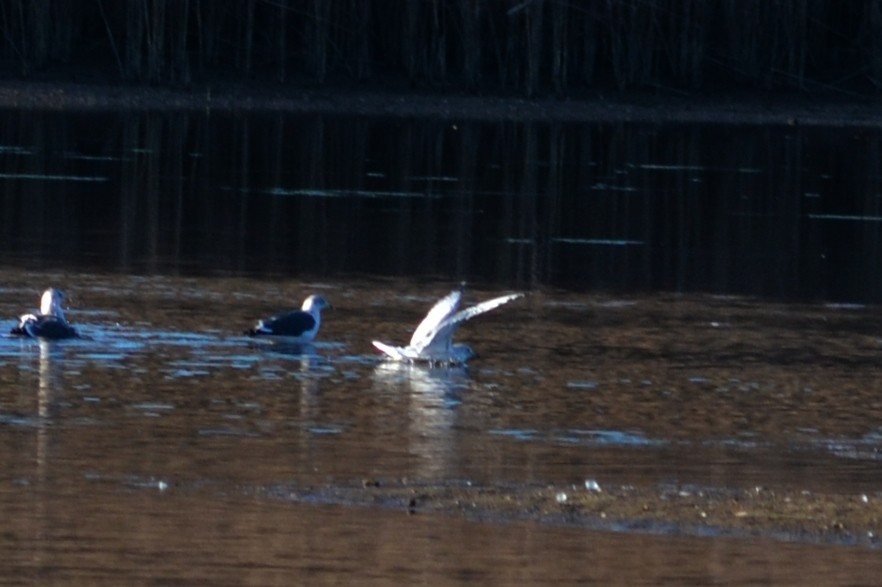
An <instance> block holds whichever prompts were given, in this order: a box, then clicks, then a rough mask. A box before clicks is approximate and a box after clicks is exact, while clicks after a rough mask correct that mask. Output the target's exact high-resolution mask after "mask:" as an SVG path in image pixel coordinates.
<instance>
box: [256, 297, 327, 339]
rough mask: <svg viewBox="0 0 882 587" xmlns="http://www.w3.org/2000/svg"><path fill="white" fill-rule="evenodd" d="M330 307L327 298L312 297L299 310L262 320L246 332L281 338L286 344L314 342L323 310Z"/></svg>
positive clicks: (320, 323)
mask: <svg viewBox="0 0 882 587" xmlns="http://www.w3.org/2000/svg"><path fill="white" fill-rule="evenodd" d="M330 307H331V304H329V303H328V302H327V301H326V300H325V298H323V297H321V296H316V295H311V296H309V297H308V298H306V299H305V300H304V301H303V305H302V306H300V309H299V310H292V311H290V312H284V313H282V314H277V315H276V316H273V317H272V318H267V319H266V320H260V321H258V322H257V324H255V325H254V327H253V328H251V329H249V330H246V331H245V334H247V335H249V336H274V337H280V338H284V340H285V341H286V342H295V343H307V342H312V341H313V339H315V335H316V334H318V331H319V327H320V326H321V325H322V310H324V309H325V308H330Z"/></svg>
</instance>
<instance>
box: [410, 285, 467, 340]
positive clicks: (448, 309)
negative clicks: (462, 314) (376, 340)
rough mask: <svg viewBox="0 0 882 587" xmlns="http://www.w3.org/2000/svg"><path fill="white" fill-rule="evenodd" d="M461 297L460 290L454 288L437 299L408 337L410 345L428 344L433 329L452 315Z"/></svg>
mask: <svg viewBox="0 0 882 587" xmlns="http://www.w3.org/2000/svg"><path fill="white" fill-rule="evenodd" d="M461 299H462V291H460V290H458V289H455V290H453V291H452V292H450V293H449V294H447V295H446V296H444V297H443V298H441V299H440V300H438V301H437V302H436V303H435V305H434V306H432V309H431V310H429V313H428V314H426V317H425V318H423V321H422V322H420V324H419V326H417V327H416V330H414V331H413V336H411V337H410V346H412V347H424V346H428V345H429V344H430V343H431V342H432V341H431V339H432V338H434V336H435V335H434V334H433V333H434V331H436V330H437V329H438V327H439V326H440V325H441V323H442V322H444V321H445V320H447V319H448V318H450V317H451V316H453V313H454V312H456V309H457V308H458V307H459V301H460V300H461Z"/></svg>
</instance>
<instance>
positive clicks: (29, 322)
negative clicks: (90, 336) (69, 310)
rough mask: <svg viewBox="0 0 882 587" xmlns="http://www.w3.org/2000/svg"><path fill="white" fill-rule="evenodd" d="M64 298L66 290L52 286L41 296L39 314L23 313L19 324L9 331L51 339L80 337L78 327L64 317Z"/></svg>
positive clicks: (20, 334) (19, 334) (17, 334)
mask: <svg viewBox="0 0 882 587" xmlns="http://www.w3.org/2000/svg"><path fill="white" fill-rule="evenodd" d="M64 299H65V296H64V292H62V291H60V290H57V289H55V288H53V287H50V288H49V289H47V290H46V291H44V292H43V297H42V298H40V311H39V312H38V313H37V314H23V315H22V316H21V317H20V318H19V320H20V322H19V325H18V326H15V327H14V328H13V329H12V330H10V331H9V333H10V334H13V335H16V336H31V337H35V338H46V339H50V340H60V339H64V338H77V337H79V333H78V332H77V331H76V329H75V328H74V327H73V326H71V325H70V324H68V323H67V320H66V319H65V318H64V310H63V309H62V307H61V305H62V303H63V302H64Z"/></svg>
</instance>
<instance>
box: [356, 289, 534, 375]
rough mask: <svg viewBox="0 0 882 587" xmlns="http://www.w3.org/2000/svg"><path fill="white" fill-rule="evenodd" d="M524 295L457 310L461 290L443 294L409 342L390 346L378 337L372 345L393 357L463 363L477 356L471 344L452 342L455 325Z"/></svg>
mask: <svg viewBox="0 0 882 587" xmlns="http://www.w3.org/2000/svg"><path fill="white" fill-rule="evenodd" d="M523 295H524V294H522V293H514V294H508V295H505V296H500V297H498V298H493V299H492V300H487V301H486V302H481V303H480V304H477V305H475V306H472V307H470V308H466V309H465V310H461V311H459V312H457V309H458V308H459V303H460V300H461V299H462V291H460V290H454V291H452V292H450V293H449V294H447V295H446V296H444V297H443V298H441V299H440V300H439V301H438V302H437V303H436V304H435V305H434V306H433V307H432V309H431V310H429V313H428V314H426V317H425V318H423V321H422V322H420V324H419V326H417V328H416V330H414V332H413V336H412V337H411V339H410V344H408V345H407V346H405V347H400V346H391V345H388V344H385V343H383V342H380V341H378V340H375V341H373V345H374V346H375V347H376V348H377V349H379V350H380V351H382V352H383V353H384V354H385V355H386V356H387V357H388V358H389V359H392V360H394V361H405V362H426V363H432V364H446V365H458V364H463V363H465V362H466V361H468V360H469V359H471V358H472V357H473V356H475V352H474V351H473V350H472V349H471V347H469V346H468V345H464V344H453V335H454V334H455V333H456V329H457V328H459V326H460V325H461V324H462V323H463V322H465V321H466V320H470V319H471V318H474V317H475V316H477V315H479V314H483V313H484V312H488V311H490V310H492V309H493V308H497V307H499V306H501V305H502V304H506V303H508V302H510V301H512V300H516V299H518V298H520V297H522V296H523Z"/></svg>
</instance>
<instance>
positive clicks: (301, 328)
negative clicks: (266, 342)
mask: <svg viewBox="0 0 882 587" xmlns="http://www.w3.org/2000/svg"><path fill="white" fill-rule="evenodd" d="M313 328H315V318H313V317H312V315H311V314H310V313H309V312H303V311H301V310H295V311H292V312H286V313H284V314H279V315H277V316H273V317H272V318H268V319H266V320H261V321H260V322H258V323H257V326H255V327H254V328H252V329H251V330H249V331H248V334H250V335H251V336H255V335H260V334H274V335H276V336H300V335H301V334H303V333H304V332H306V331H308V330H312V329H313Z"/></svg>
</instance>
